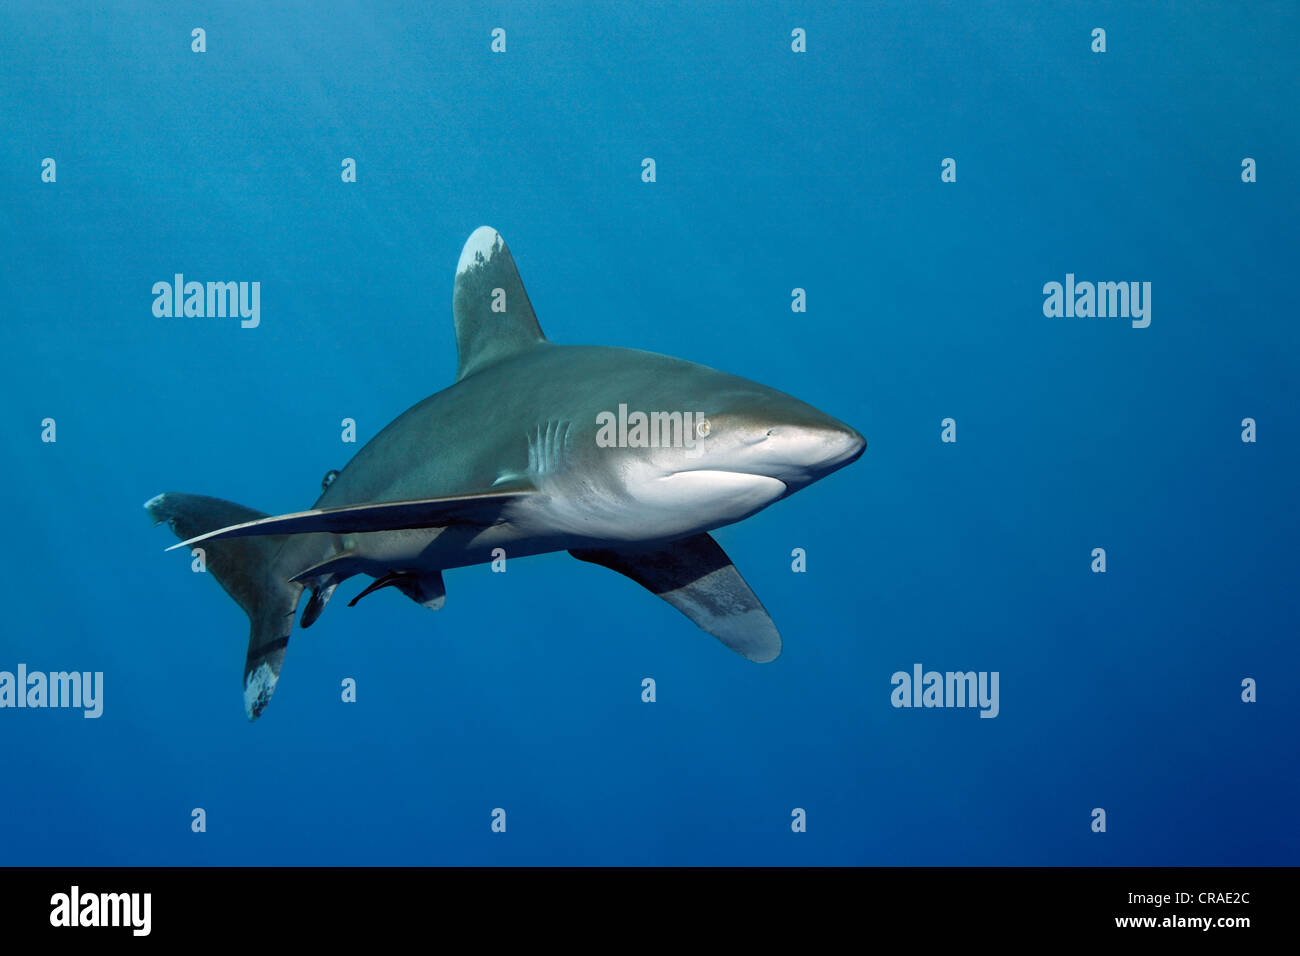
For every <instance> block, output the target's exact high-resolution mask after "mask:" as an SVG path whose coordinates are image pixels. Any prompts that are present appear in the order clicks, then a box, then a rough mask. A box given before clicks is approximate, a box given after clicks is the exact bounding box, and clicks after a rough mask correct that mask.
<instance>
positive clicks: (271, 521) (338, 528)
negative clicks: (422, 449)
mask: <svg viewBox="0 0 1300 956" xmlns="http://www.w3.org/2000/svg"><path fill="white" fill-rule="evenodd" d="M529 494H532V492H530V491H521V490H517V489H501V490H498V491H487V492H484V493H482V494H475V495H452V496H450V497H446V498H420V499H417V500H413V501H384V502H379V503H378V504H365V505H352V506H350V507H346V508H325V509H317V510H314V511H298V512H295V513H294V514H287V515H274V516H272V517H269V518H259V519H257V520H254V521H245V522H244V523H243V524H235V525H229V526H228V527H225V528H219V529H217V530H216V531H209V532H208V533H207V534H201V535H199V536H197V537H194V538H190V539H189V540H188V541H182V542H181V543H180V544H174V545H172V546H171V547H170V548H168V549H167V550H168V551H174V550H175V549H176V548H189V547H192V546H193V545H196V544H199V543H200V542H203V541H212V540H216V539H219V538H243V537H248V536H250V535H259V534H308V533H312V532H318V531H330V532H334V533H335V534H348V533H357V532H365V531H400V530H403V529H408V528H445V527H447V526H448V525H454V524H472V525H484V526H487V525H491V524H495V523H496V522H497V521H498V520H499V519H500V518H501V512H502V510H503V509H504V508H505V507H506V506H507V505H510V504H513V503H516V502H518V501H520V500H521V499H523V498H526V497H527V496H528V495H529Z"/></svg>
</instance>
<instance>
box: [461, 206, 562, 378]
mask: <svg viewBox="0 0 1300 956" xmlns="http://www.w3.org/2000/svg"><path fill="white" fill-rule="evenodd" d="M451 311H452V315H453V316H454V317H455V319H456V351H457V353H458V354H459V362H458V364H457V367H456V381H458V382H459V381H460V380H461V379H463V378H465V377H466V376H467V375H473V374H474V373H475V372H477V371H478V370H479V369H481V368H486V367H487V366H489V365H492V364H493V363H495V362H500V361H501V360H502V359H506V358H510V357H511V356H513V355H517V354H519V353H520V352H524V351H527V350H528V349H531V348H536V347H537V346H539V345H544V344H546V336H544V335H542V329H541V326H539V325H538V324H537V316H536V315H535V314H534V313H533V307H532V304H531V303H529V301H528V293H527V292H525V291H524V283H523V280H521V279H520V278H519V270H518V269H516V268H515V260H514V257H513V256H511V255H510V250H509V249H508V248H506V243H505V240H504V239H502V238H501V234H500V233H498V232H497V231H496V230H495V229H493V228H492V227H491V226H479V227H478V228H477V229H475V230H474V233H473V235H471V236H470V237H469V241H467V242H466V243H465V248H464V250H463V251H462V252H461V254H460V262H459V263H457V265H456V284H455V288H454V291H453V292H452V299H451Z"/></svg>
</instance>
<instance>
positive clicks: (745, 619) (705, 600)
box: [569, 534, 781, 664]
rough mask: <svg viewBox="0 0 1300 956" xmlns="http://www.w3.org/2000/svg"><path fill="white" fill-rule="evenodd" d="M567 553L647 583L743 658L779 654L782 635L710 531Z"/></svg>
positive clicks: (767, 657) (765, 659)
mask: <svg viewBox="0 0 1300 956" xmlns="http://www.w3.org/2000/svg"><path fill="white" fill-rule="evenodd" d="M569 553H570V554H572V555H573V556H574V557H575V558H577V559H578V560H580V561H590V562H591V563H592V564H600V565H604V566H605V567H607V568H609V569H611V570H613V571H617V572H618V573H619V574H623V575H626V576H627V577H629V578H631V579H632V580H633V581H635V582H636V583H637V584H640V585H642V586H643V587H645V588H648V589H649V590H650V591H652V592H653V593H655V594H657V595H659V596H660V597H661V598H663V599H664V600H665V601H667V602H668V603H669V604H671V605H672V606H673V607H675V608H677V610H679V611H681V612H682V613H683V614H685V615H686V616H687V617H689V618H690V619H691V620H692V621H694V622H695V623H696V624H698V625H699V626H700V627H701V628H703V629H704V630H705V631H708V632H709V633H710V634H712V635H713V636H714V637H716V638H717V639H718V640H720V641H722V643H723V644H725V645H727V647H729V648H731V649H732V650H733V651H735V652H736V653H737V654H740V655H741V656H742V657H746V658H748V659H749V660H751V661H757V662H759V663H760V664H764V663H767V662H768V661H771V660H775V659H776V658H777V656H778V655H780V653H781V635H780V634H779V633H778V632H777V629H776V625H775V624H773V623H772V618H771V617H769V616H768V613H767V610H766V609H765V608H764V607H763V605H762V603H761V602H760V601H759V600H758V597H757V596H756V595H755V594H754V592H753V591H752V590H750V587H749V585H748V584H746V583H745V579H744V578H742V577H741V576H740V572H739V571H737V570H736V566H735V565H734V564H732V563H731V559H730V558H728V557H727V554H726V552H725V551H723V550H722V548H721V546H719V544H718V542H716V541H714V540H713V538H712V537H711V536H710V535H708V534H696V535H691V536H690V537H689V538H682V539H681V540H679V541H674V542H672V543H671V544H668V545H664V546H663V547H661V548H657V549H652V550H632V549H629V550H621V549H620V550H612V549H593V550H584V551H570V552H569Z"/></svg>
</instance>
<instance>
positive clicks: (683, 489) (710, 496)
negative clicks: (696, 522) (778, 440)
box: [636, 468, 786, 514]
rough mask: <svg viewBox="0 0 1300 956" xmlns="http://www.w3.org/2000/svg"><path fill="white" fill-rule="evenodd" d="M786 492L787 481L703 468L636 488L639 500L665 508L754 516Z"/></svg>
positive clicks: (681, 472) (746, 473)
mask: <svg viewBox="0 0 1300 956" xmlns="http://www.w3.org/2000/svg"><path fill="white" fill-rule="evenodd" d="M785 492H786V485H785V482H783V481H781V480H780V479H779V478H773V477H771V476H769V475H755V474H751V473H749V472H743V471H723V470H719V469H716V468H702V469H699V470H698V471H674V472H670V473H669V474H667V475H664V476H663V477H661V478H656V479H655V480H653V481H650V482H646V483H645V484H643V485H641V487H639V488H637V489H636V497H637V499H638V500H639V501H641V502H643V503H645V504H649V505H654V506H657V507H662V508H682V509H684V510H694V509H696V508H713V509H716V508H718V507H723V508H724V509H725V510H726V511H728V512H737V513H745V514H748V513H752V512H754V511H757V510H758V509H759V508H762V507H763V506H764V505H768V504H771V503H772V502H773V501H776V500H777V499H778V498H780V497H782V496H783V495H784V494H785Z"/></svg>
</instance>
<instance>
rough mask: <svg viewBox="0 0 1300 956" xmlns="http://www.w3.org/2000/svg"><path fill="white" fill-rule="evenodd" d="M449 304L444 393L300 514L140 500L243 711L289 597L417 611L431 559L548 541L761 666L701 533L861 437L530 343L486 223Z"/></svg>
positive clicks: (287, 627)
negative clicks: (219, 608)
mask: <svg viewBox="0 0 1300 956" xmlns="http://www.w3.org/2000/svg"><path fill="white" fill-rule="evenodd" d="M452 313H453V316H454V320H455V325H456V348H457V351H458V356H459V364H458V368H457V371H456V381H455V382H454V383H453V384H452V385H451V386H450V387H448V388H445V389H443V390H442V391H440V392H438V393H437V394H436V395H431V396H430V397H428V398H426V399H425V400H424V401H422V402H420V403H419V404H418V405H415V406H413V407H412V408H410V409H408V410H407V411H406V412H404V413H403V414H402V415H400V416H399V417H398V418H397V419H395V420H394V421H393V422H391V423H390V424H389V425H388V426H387V427H385V428H384V429H383V431H381V432H379V434H377V435H376V436H375V437H374V438H373V439H371V440H370V442H368V443H367V444H366V445H365V446H364V447H363V448H362V449H361V450H360V451H358V452H357V454H356V455H355V457H353V459H352V460H351V461H350V462H348V464H347V466H346V467H344V468H343V469H342V470H341V471H338V472H333V471H331V472H330V473H328V474H327V475H326V480H325V481H324V482H323V486H324V491H323V494H321V496H320V498H318V499H317V501H316V504H315V505H314V506H313V507H312V509H311V510H310V511H299V512H295V513H292V514H283V515H276V516H270V515H267V514H265V513H263V512H260V511H254V510H253V509H251V508H245V507H244V506H242V505H237V504H234V503H232V502H229V501H222V500H221V499H219V498H208V497H204V496H201V495H188V494H179V493H176V492H171V491H168V492H165V493H163V494H161V495H158V496H157V497H155V498H152V499H151V500H150V501H148V502H147V503H146V504H145V508H146V509H147V510H148V512H149V514H150V516H151V517H152V518H153V519H154V523H155V524H156V523H159V522H162V521H166V522H167V523H168V524H169V525H170V526H171V529H172V530H173V531H174V532H175V533H176V535H177V536H178V537H180V538H183V539H185V540H183V541H182V542H181V543H180V544H177V545H173V546H172V548H170V549H168V550H173V549H174V548H195V547H201V548H203V549H204V559H205V562H206V567H207V570H208V571H210V572H211V573H212V574H213V575H214V576H215V577H216V579H217V581H218V582H220V584H221V586H222V587H223V588H225V590H226V593H227V594H229V595H230V596H231V597H232V598H234V599H235V601H236V602H238V604H239V605H240V606H241V607H242V608H243V609H244V611H245V612H247V614H248V618H249V621H250V624H251V633H250V635H249V640H248V657H247V659H246V660H245V662H244V706H245V709H246V710H247V712H248V717H249V719H250V720H254V719H256V718H257V717H258V715H259V714H261V713H262V711H263V710H264V709H265V707H266V705H267V703H268V702H269V701H270V699H271V694H272V693H273V692H274V690H275V685H276V681H277V680H278V679H279V676H280V667H281V665H282V664H283V663H284V654H285V649H286V647H287V646H288V643H289V634H290V631H291V630H292V629H293V617H294V614H295V613H296V611H297V608H298V603H299V599H300V598H301V596H302V592H303V591H304V590H310V591H311V598H310V600H308V602H307V606H306V608H305V609H304V610H303V614H302V620H301V626H302V627H304V628H307V627H310V626H311V625H312V624H313V623H314V622H315V620H316V619H317V618H318V617H319V616H320V614H321V611H323V610H324V609H325V605H326V604H327V603H328V602H329V599H330V596H331V595H332V594H333V593H334V589H335V588H336V587H338V585H339V584H340V583H341V582H342V581H344V580H345V579H347V578H349V577H351V576H352V575H354V574H367V575H370V576H371V577H372V578H374V579H375V580H374V581H373V582H372V583H371V584H370V585H369V587H367V588H366V589H365V590H364V591H362V592H361V593H360V594H358V595H357V597H356V598H354V599H353V600H352V602H351V603H353V604H355V603H356V601H357V600H359V599H360V598H361V597H364V596H365V595H367V594H369V593H371V592H372V591H375V590H378V589H379V588H383V587H388V586H390V585H391V586H392V587H395V588H397V590H399V591H401V592H402V593H403V594H405V595H406V596H407V597H409V598H411V599H412V600H413V601H415V602H416V603H417V604H422V605H424V606H425V607H427V608H433V609H437V608H440V607H442V604H443V601H444V600H445V595H446V592H445V590H444V588H443V581H442V572H443V571H444V570H445V569H447V568H458V567H464V566H466V565H472V564H485V563H488V562H491V561H492V560H493V558H494V557H498V556H500V555H501V554H502V551H503V552H504V553H505V554H506V555H508V556H509V557H511V558H514V557H521V556H525V555H531V554H542V553H545V552H548V551H563V550H567V551H568V552H569V553H570V554H572V555H573V556H574V557H576V558H578V559H579V560H582V561H590V562H593V563H595V564H601V565H604V566H605V567H607V568H611V569H613V570H615V571H618V572H619V573H620V574H624V575H626V576H627V577H629V578H631V579H632V580H633V581H636V582H637V583H639V584H641V585H643V586H644V587H646V588H648V589H649V590H650V591H651V592H653V593H654V594H657V595H659V596H660V597H661V598H663V599H664V600H665V601H667V602H668V603H669V604H671V605H672V606H673V607H675V608H677V609H678V610H680V611H681V612H682V613H684V614H685V615H686V616H687V617H689V618H690V619H691V620H692V621H694V622H695V623H696V624H698V625H699V626H700V627H701V628H703V629H704V630H705V631H707V632H708V633H710V634H712V635H714V636H715V637H717V638H718V639H719V640H721V641H722V643H723V644H725V645H726V646H727V647H729V648H731V649H732V650H734V651H736V652H737V653H739V654H741V655H742V656H744V657H746V658H748V659H749V660H751V661H760V662H765V661H771V660H773V659H775V658H776V656H777V655H778V654H780V652H781V637H780V635H779V634H778V633H777V629H776V626H775V625H774V624H773V623H772V619H771V618H770V617H769V616H768V613H767V611H766V610H765V609H764V608H763V605H762V604H761V603H760V602H759V600H758V598H757V597H755V595H754V592H753V591H751V590H750V588H749V585H748V584H746V583H745V580H744V578H742V577H741V576H740V572H739V571H737V570H736V568H735V566H734V565H732V563H731V559H730V558H728V557H727V555H726V554H725V553H723V550H722V548H720V547H719V546H718V543H717V542H716V541H714V539H713V538H712V537H711V536H710V535H709V532H710V531H711V530H713V529H714V528H720V527H722V526H724V525H728V524H731V523H733V522H736V521H740V520H741V519H742V518H747V517H749V516H750V515H752V514H754V513H755V512H757V511H759V510H761V509H762V508H765V507H767V506H768V505H770V504H771V503H772V502H774V501H778V500H779V499H781V498H785V497H787V496H788V495H792V494H794V493H795V492H796V491H798V490H799V489H800V488H803V487H804V486H806V485H810V484H812V483H813V482H814V481H817V480H818V479H819V478H822V477H824V476H825V475H828V474H830V473H831V472H832V471H835V470H836V469H838V468H842V467H843V466H844V465H847V464H849V463H850V462H852V461H854V460H855V459H857V457H858V456H859V455H861V454H862V451H863V449H864V448H865V447H866V442H865V441H864V440H863V438H862V436H861V435H859V434H858V433H857V432H856V431H854V430H853V429H852V428H850V427H849V426H848V425H845V424H844V423H843V422H840V421H837V420H836V419H834V418H831V417H830V416H829V415H825V414H823V413H822V412H820V411H818V410H817V409H815V408H813V407H812V406H811V405H806V404H804V403H803V402H801V401H799V400H798V399H795V398H792V397H790V396H789V395H786V394H784V393H782V392H778V391H776V390H774V389H771V388H767V387H765V386H763V385H759V384H757V383H755V382H751V381H748V380H746V379H743V378H738V377H736V376H734V375H728V374H726V373H724V372H718V371H715V370H713V369H711V368H705V367H704V366H702V365H695V364H693V363H691V362H686V361H683V360H682V359H677V358H670V357H668V356H665V355H656V354H654V353H651V352H641V351H636V350H633V349H623V348H606V347H602V346H585V345H555V344H553V343H551V342H549V341H547V339H546V337H545V336H543V335H542V330H541V327H540V326H539V325H538V324H537V317H536V316H535V315H534V314H533V308H532V306H531V305H530V304H529V301H528V296H527V294H526V293H525V292H524V287H523V283H522V282H521V280H520V278H519V273H518V271H517V269H516V268H515V262H514V258H513V257H512V256H511V254H510V251H509V249H507V248H506V245H505V243H504V242H503V241H502V239H501V237H500V235H498V234H497V232H496V230H494V229H491V228H488V227H486V226H485V227H482V228H479V229H477V230H475V231H474V233H473V235H471V236H470V237H469V241H468V242H466V244H465V250H464V252H462V253H461V257H460V262H459V263H458V264H457V267H456V280H455V285H454V292H453V296H452ZM627 409H633V410H634V411H633V412H631V413H628V411H627ZM638 415H640V417H639V418H638ZM615 419H617V428H615V426H614V425H613V424H612V422H613V421H614V420H615ZM647 419H648V420H650V422H651V427H650V428H649V429H647V424H646V423H647ZM496 549H502V551H496ZM494 551H496V554H495V555H494Z"/></svg>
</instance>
